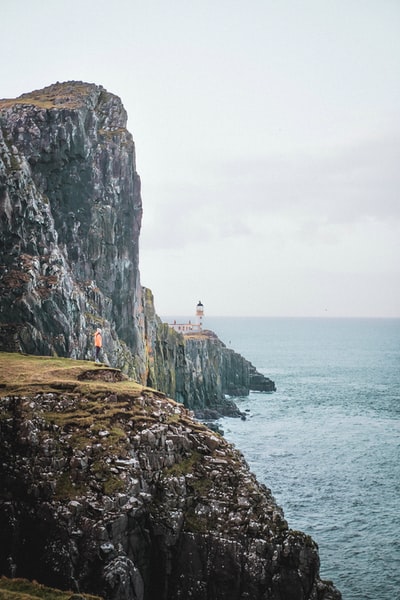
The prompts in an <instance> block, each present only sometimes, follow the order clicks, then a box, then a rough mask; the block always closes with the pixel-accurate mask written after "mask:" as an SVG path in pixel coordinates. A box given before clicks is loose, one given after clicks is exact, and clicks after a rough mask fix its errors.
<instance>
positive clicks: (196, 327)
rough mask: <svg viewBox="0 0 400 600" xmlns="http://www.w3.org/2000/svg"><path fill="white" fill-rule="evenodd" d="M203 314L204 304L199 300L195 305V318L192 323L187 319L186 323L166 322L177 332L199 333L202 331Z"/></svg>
mask: <svg viewBox="0 0 400 600" xmlns="http://www.w3.org/2000/svg"><path fill="white" fill-rule="evenodd" d="M203 316H204V306H203V304H202V303H201V302H200V300H199V302H198V304H197V306H196V320H195V322H194V323H192V321H188V322H187V323H177V322H176V321H174V322H173V323H168V324H169V326H170V327H172V329H174V330H175V331H177V332H178V333H199V332H201V331H203Z"/></svg>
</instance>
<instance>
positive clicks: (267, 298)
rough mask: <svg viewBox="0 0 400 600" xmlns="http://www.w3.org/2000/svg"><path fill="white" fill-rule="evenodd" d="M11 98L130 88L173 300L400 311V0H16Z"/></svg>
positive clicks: (147, 251) (158, 286)
mask: <svg viewBox="0 0 400 600" xmlns="http://www.w3.org/2000/svg"><path fill="white" fill-rule="evenodd" d="M0 28H1V34H0V56H1V62H0V97H1V98H12V97H16V96H18V95H20V94H21V93H24V92H29V91H31V90H34V89H39V88H41V87H44V86H46V85H49V84H51V83H54V82H56V81H68V80H72V79H73V80H83V81H88V82H93V83H97V84H100V85H103V86H104V87H105V88H106V89H107V90H108V91H110V92H112V93H115V94H117V95H119V96H120V97H121V98H122V101H123V103H124V106H125V108H126V109H127V112H128V115H129V120H128V128H129V130H130V131H131V132H132V134H133V137H134V139H135V143H136V156H137V170H138V172H139V174H140V176H141V179H142V198H143V209H144V216H143V224H142V234H141V244H140V248H141V250H140V264H141V280H142V284H143V285H146V286H147V287H150V288H151V289H152V290H153V292H154V295H155V303H156V309H157V312H158V313H159V314H160V315H182V314H184V315H189V314H191V313H192V312H193V310H194V306H195V305H196V303H197V301H198V300H202V302H203V304H204V307H205V314H206V315H207V314H209V315H244V316H246V315H256V316H258V315H265V316H333V317H335V316H360V317H365V316H388V317H390V316H396V317H400V272H399V271H400V143H399V142H400V118H399V117H400V1H399V0H190V1H189V0H164V1H162V0H113V2H110V1H109V0H107V1H105V0H68V1H63V0H57V1H54V0H0Z"/></svg>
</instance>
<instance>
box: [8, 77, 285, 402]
mask: <svg viewBox="0 0 400 600" xmlns="http://www.w3.org/2000/svg"><path fill="white" fill-rule="evenodd" d="M126 123H127V115H126V111H125V109H124V107H123V105H122V102H121V100H120V99H119V98H118V97H117V96H115V95H113V94H110V93H109V92H107V91H106V90H105V89H104V88H102V87H101V86H97V85H94V84H88V83H82V82H68V83H62V84H61V83H58V84H55V85H51V86H49V87H48V88H45V89H43V90H38V91H35V92H31V93H29V94H23V95H22V96H20V97H19V98H17V99H13V100H0V349H1V350H6V351H18V352H26V353H29V354H39V355H56V356H65V357H71V358H76V359H93V334H94V331H95V329H96V328H97V327H98V326H100V327H101V328H102V331H103V340H104V349H103V356H102V358H103V360H104V362H105V363H107V364H109V365H112V366H114V367H118V368H120V369H122V370H123V371H124V372H125V373H127V374H128V375H129V376H131V377H133V378H134V379H136V380H137V381H139V382H140V383H142V384H144V385H150V386H152V387H155V388H158V389H160V390H162V391H164V392H166V393H167V394H168V395H169V396H171V397H173V398H175V399H177V400H179V401H182V402H183V403H184V404H185V405H186V406H187V407H191V406H192V403H194V404H195V405H196V407H197V408H202V409H204V408H205V407H208V406H209V405H210V404H212V403H213V402H214V403H216V404H218V405H219V406H220V408H221V410H222V412H226V411H228V412H229V411H230V410H231V408H230V405H229V403H225V402H224V396H225V395H226V394H228V395H229V394H232V393H236V392H238V391H239V392H240V393H241V394H242V393H243V394H247V393H248V391H249V389H250V387H249V386H250V381H251V377H250V375H249V374H250V373H251V371H252V369H254V367H252V365H250V364H249V363H247V361H245V360H244V359H243V358H241V357H239V356H238V355H236V356H233V354H232V352H231V351H230V350H228V349H227V348H226V347H225V346H224V345H223V344H222V343H221V342H220V343H219V344H217V343H216V342H215V338H214V342H213V343H211V342H209V341H207V340H205V339H204V340H201V341H200V340H199V341H198V343H197V341H195V340H188V339H186V338H183V337H182V336H181V335H179V334H177V333H175V332H174V331H171V330H170V329H169V328H168V327H167V326H166V325H165V324H162V323H161V321H160V319H159V318H158V317H157V315H156V314H155V311H154V303H153V298H152V294H151V292H150V290H146V289H144V288H142V286H141V283H140V272H139V234H140V227H141V218H142V202H141V194H140V179H139V176H138V174H137V172H136V165H135V147H134V142H133V139H132V136H131V134H130V133H129V132H128V130H127V129H126ZM196 346H197V349H196ZM207 351H210V352H212V357H211V355H210V357H209V360H208V357H207V354H206V352H207ZM219 354H220V355H219ZM199 369H201V373H199ZM261 378H262V376H261ZM264 386H266V387H265V389H269V390H272V389H274V385H273V382H270V381H269V380H267V379H264ZM257 389H259V388H257Z"/></svg>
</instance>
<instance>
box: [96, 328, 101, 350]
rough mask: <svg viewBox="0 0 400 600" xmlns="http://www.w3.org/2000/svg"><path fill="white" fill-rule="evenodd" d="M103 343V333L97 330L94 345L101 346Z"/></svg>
mask: <svg viewBox="0 0 400 600" xmlns="http://www.w3.org/2000/svg"><path fill="white" fill-rule="evenodd" d="M101 344H102V339H101V333H99V332H98V331H96V333H95V334H94V345H95V346H97V347H98V348H101Z"/></svg>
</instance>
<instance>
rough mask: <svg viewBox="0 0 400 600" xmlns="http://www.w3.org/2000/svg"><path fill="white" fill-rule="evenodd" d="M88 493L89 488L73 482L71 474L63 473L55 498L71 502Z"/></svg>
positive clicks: (57, 485)
mask: <svg viewBox="0 0 400 600" xmlns="http://www.w3.org/2000/svg"><path fill="white" fill-rule="evenodd" d="M85 493H87V486H86V485H84V484H83V483H79V484H76V483H74V482H73V481H72V478H71V474H70V473H68V472H65V473H62V474H61V475H60V477H59V478H58V480H57V483H56V491H55V497H56V499H57V500H71V499H73V498H77V497H78V496H82V495H83V494H85Z"/></svg>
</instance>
